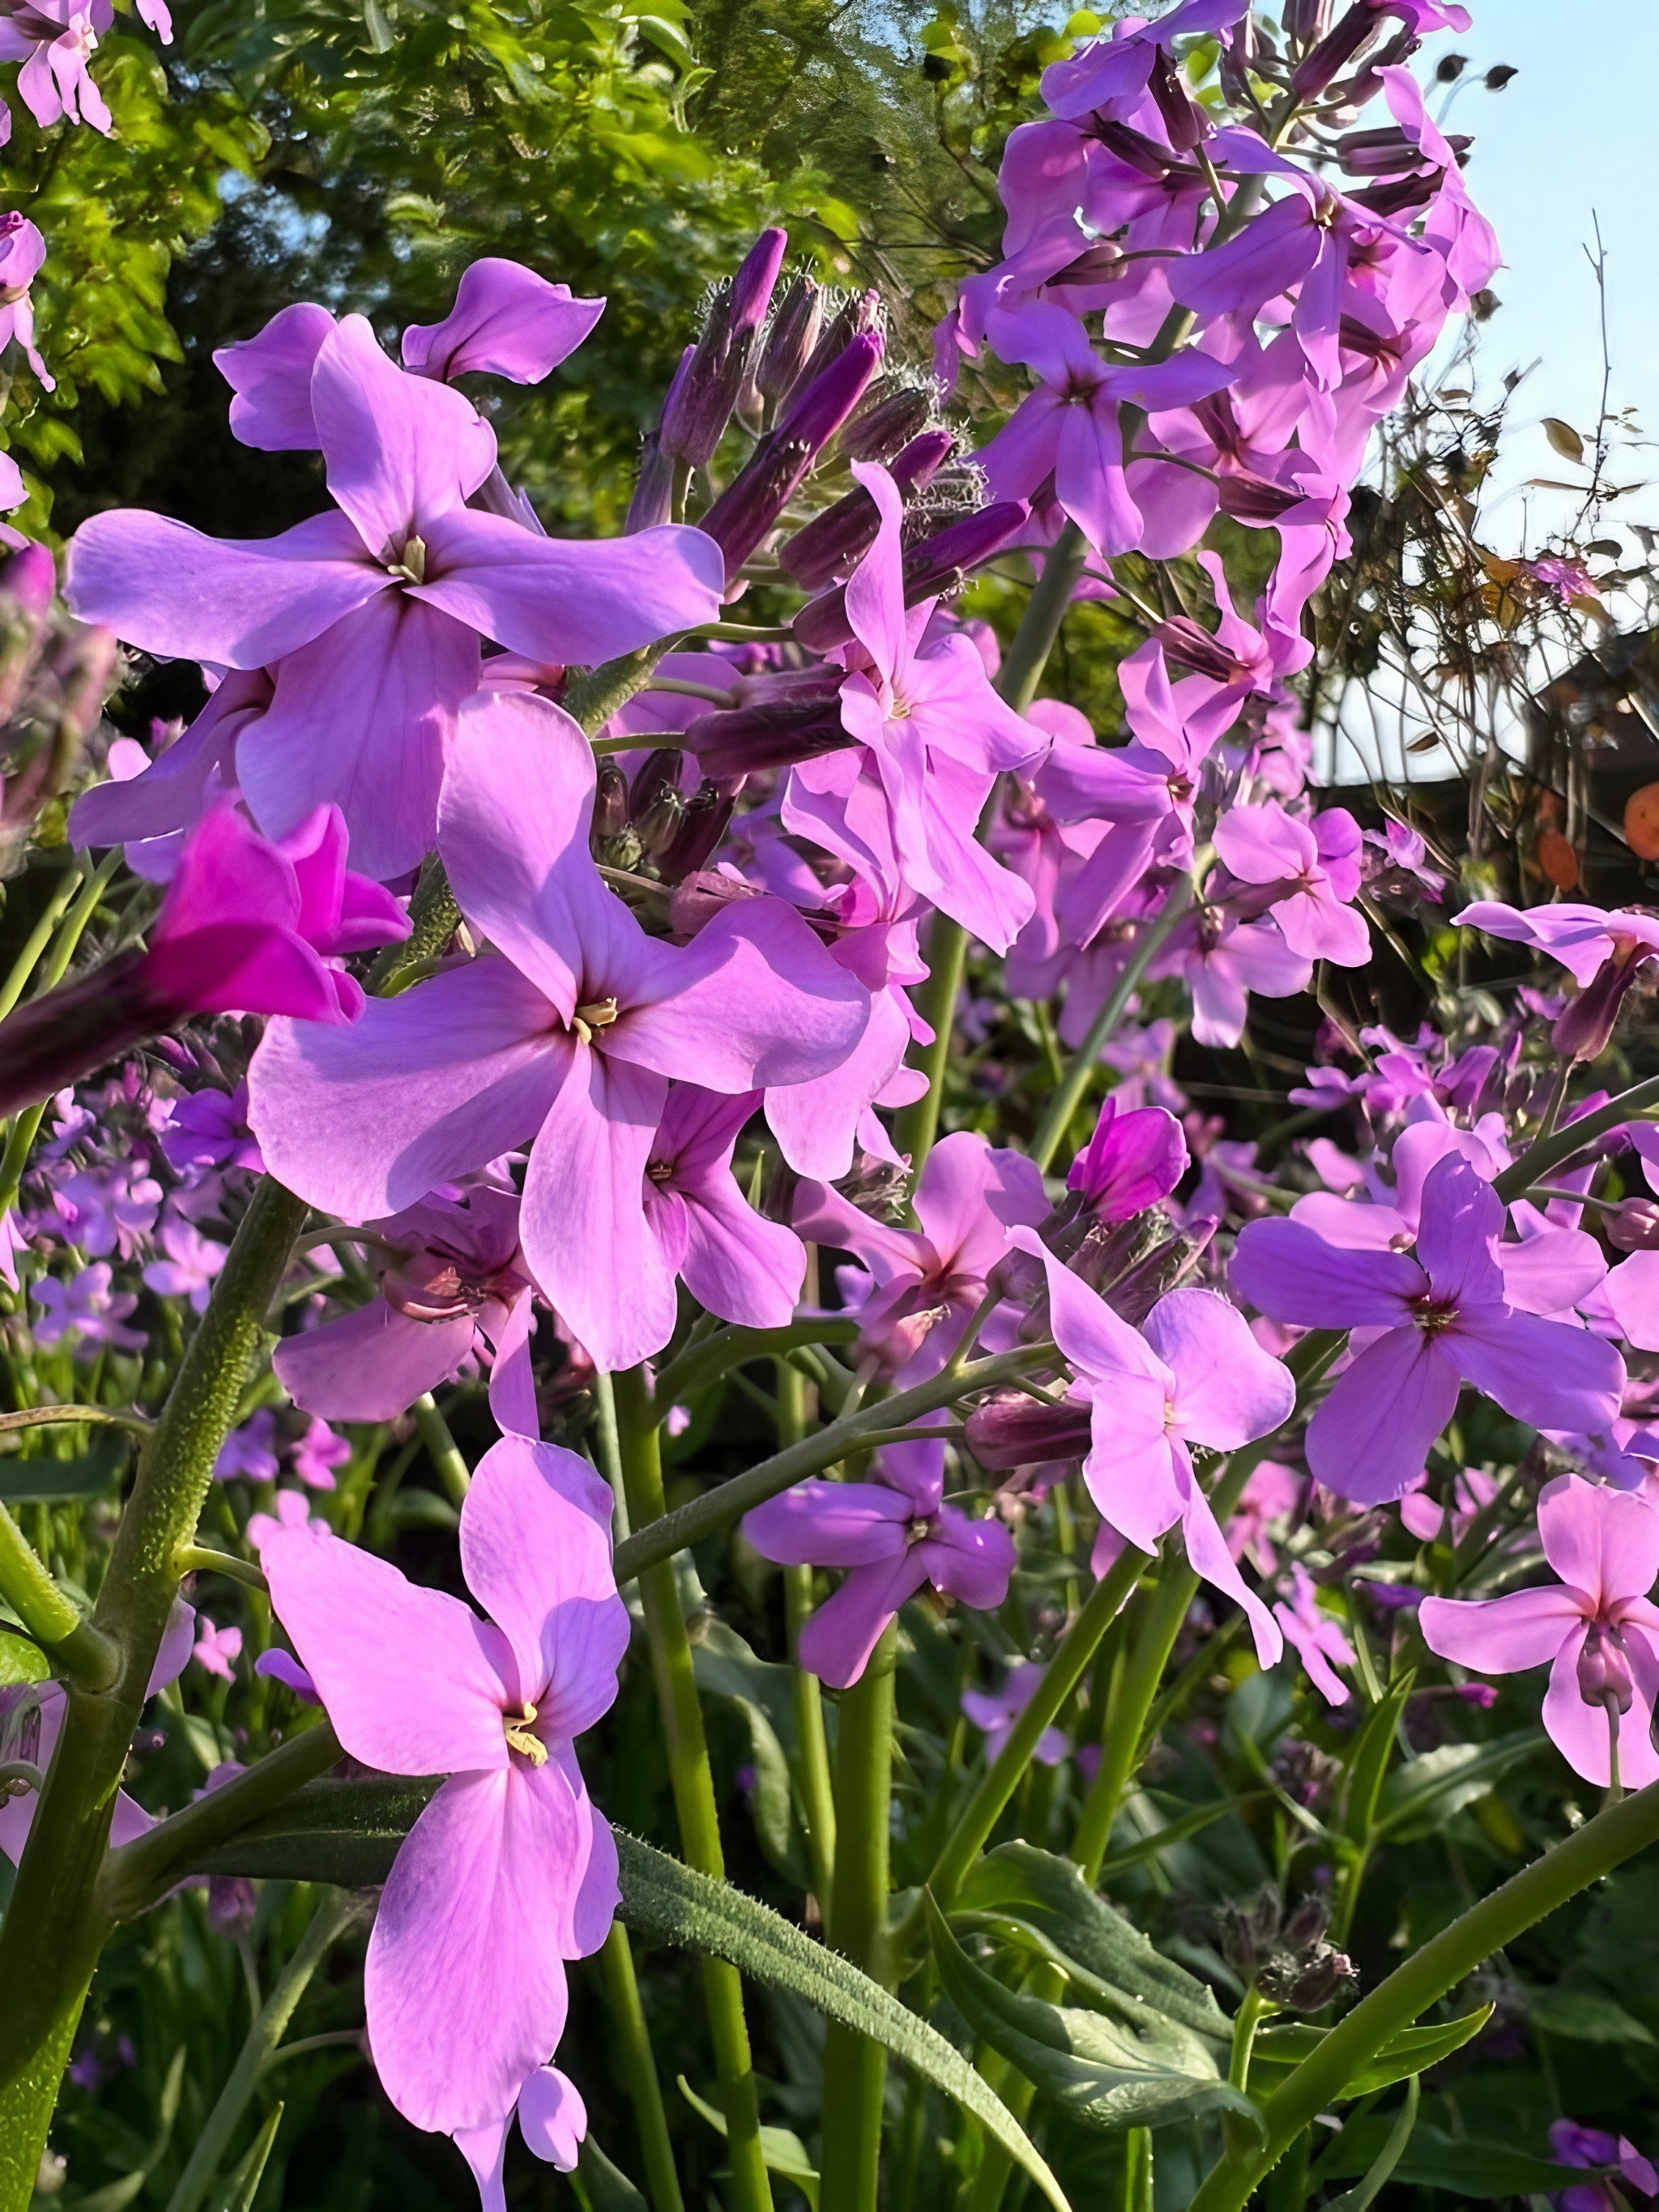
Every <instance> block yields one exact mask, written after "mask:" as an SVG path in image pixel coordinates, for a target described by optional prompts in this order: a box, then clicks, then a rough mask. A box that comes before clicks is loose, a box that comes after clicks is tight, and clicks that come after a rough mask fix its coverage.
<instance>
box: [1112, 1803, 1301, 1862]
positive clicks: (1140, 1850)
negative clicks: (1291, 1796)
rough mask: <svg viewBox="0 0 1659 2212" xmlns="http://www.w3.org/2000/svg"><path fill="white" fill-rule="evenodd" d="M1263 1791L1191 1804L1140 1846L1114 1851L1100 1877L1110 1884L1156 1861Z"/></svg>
mask: <svg viewBox="0 0 1659 2212" xmlns="http://www.w3.org/2000/svg"><path fill="white" fill-rule="evenodd" d="M1267 1794H1268V1793H1267V1791H1266V1790H1245V1791H1243V1794H1242V1795H1240V1796H1237V1797H1218V1798H1216V1799H1214V1800H1213V1801H1212V1802H1211V1803H1209V1804H1207V1805H1194V1806H1193V1807H1192V1808H1190V1809H1189V1810H1188V1811H1187V1812H1185V1813H1182V1814H1178V1815H1177V1817H1176V1819H1175V1820H1170V1821H1167V1822H1166V1823H1165V1824H1164V1826H1163V1827H1161V1828H1160V1829H1159V1830H1158V1832H1157V1834H1156V1835H1152V1836H1143V1837H1142V1838H1140V1840H1139V1843H1136V1844H1127V1845H1126V1846H1125V1848H1124V1849H1123V1850H1121V1851H1114V1852H1112V1854H1111V1855H1110V1857H1109V1858H1107V1859H1105V1860H1103V1862H1102V1864H1101V1869H1100V1878H1101V1880H1102V1881H1110V1880H1111V1879H1112V1877H1113V1875H1117V1874H1121V1873H1123V1872H1124V1870H1125V1869H1127V1868H1128V1867H1132V1866H1140V1865H1142V1864H1144V1863H1145V1862H1146V1860H1147V1859H1152V1858H1156V1857H1158V1853H1159V1852H1160V1851H1162V1850H1167V1849H1168V1848H1169V1847H1170V1844H1182V1843H1185V1842H1186V1840H1187V1838H1188V1836H1196V1835H1199V1834H1200V1833H1201V1832H1202V1831H1203V1830H1204V1829H1206V1828H1207V1827H1208V1826H1210V1824H1211V1822H1212V1820H1221V1819H1222V1818H1223V1817H1224V1815H1225V1814H1228V1813H1237V1812H1238V1811H1240V1810H1241V1809H1242V1808H1243V1807H1244V1806H1246V1805H1254V1804H1256V1803H1258V1802H1260V1800H1261V1798H1263V1797H1265V1796H1267Z"/></svg>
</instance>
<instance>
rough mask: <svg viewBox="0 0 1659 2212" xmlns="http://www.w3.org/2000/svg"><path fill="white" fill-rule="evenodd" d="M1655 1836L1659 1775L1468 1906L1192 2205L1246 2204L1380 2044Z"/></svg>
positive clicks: (1360, 2007)
mask: <svg viewBox="0 0 1659 2212" xmlns="http://www.w3.org/2000/svg"><path fill="white" fill-rule="evenodd" d="M1654 1843H1659V1782H1655V1783H1650V1784H1649V1785H1648V1787H1647V1788H1646V1789H1645V1790H1641V1791H1639V1792H1638V1794H1637V1795H1636V1796H1633V1797H1626V1798H1625V1799H1623V1800H1622V1801H1621V1802H1620V1803H1619V1804H1617V1805H1609V1806H1608V1807H1607V1808H1606V1809H1605V1810H1604V1811H1602V1812H1600V1813H1598V1814H1596V1815H1595V1818H1594V1819H1593V1820H1586V1821H1585V1823H1584V1825H1583V1827H1582V1828H1579V1829H1577V1830H1575V1832H1573V1833H1572V1834H1571V1835H1570V1836H1567V1837H1565V1838H1564V1839H1563V1840H1562V1841H1561V1842H1560V1843H1559V1844H1556V1845H1555V1846H1554V1848H1553V1850H1549V1851H1547V1852H1546V1853H1545V1855H1544V1857H1542V1858H1541V1859H1537V1860H1534V1863H1533V1864H1532V1865H1531V1866H1529V1867H1526V1868H1523V1869H1522V1871H1521V1873H1519V1874H1517V1875H1511V1876H1510V1879H1509V1881H1506V1882H1505V1883H1504V1885H1503V1887H1501V1888H1499V1889H1495V1890H1493V1891H1492V1893H1491V1894H1490V1896H1487V1897H1483V1898H1482V1899H1480V1902H1479V1904H1477V1905H1471V1906H1470V1908H1469V1910H1468V1911H1467V1912H1465V1913H1464V1914H1463V1915H1462V1917H1461V1918H1459V1919H1457V1920H1455V1921H1454V1922H1453V1923H1452V1924H1451V1926H1450V1927H1449V1928H1447V1929H1443V1930H1442V1931H1441V1933H1440V1934H1439V1935H1438V1936H1435V1938H1434V1939H1433V1941H1432V1942H1428V1943H1425V1945H1424V1946H1423V1948H1422V1949H1421V1950H1420V1951H1419V1952H1418V1953H1417V1954H1415V1956H1413V1957H1412V1958H1410V1959H1407V1961H1406V1963H1405V1964H1404V1965H1403V1966H1396V1967H1395V1971H1394V1972H1393V1973H1391V1974H1390V1975H1389V1978H1388V1979H1387V1980H1386V1981H1384V1982H1382V1983H1380V1984H1378V1986H1377V1987H1376V1989H1374V1990H1372V1991H1371V1993H1370V1996H1367V1997H1364V1998H1362V1999H1361V2000H1360V2002H1359V2003H1358V2004H1357V2005H1356V2006H1355V2007H1354V2008H1353V2010H1352V2012H1351V2013H1349V2014H1348V2015H1346V2018H1345V2019H1343V2020H1341V2021H1339V2022H1338V2023H1337V2025H1336V2026H1335V2027H1334V2028H1333V2029H1332V2030H1331V2032H1330V2033H1329V2034H1328V2035H1327V2036H1326V2037H1325V2038H1324V2039H1323V2040H1322V2042H1321V2043H1320V2045H1319V2046H1318V2048H1317V2049H1316V2051H1313V2052H1312V2053H1311V2054H1310V2056H1309V2057H1306V2058H1304V2060H1303V2062H1302V2063H1301V2064H1300V2065H1299V2066H1298V2067H1297V2069H1296V2071H1295V2072H1294V2073H1293V2074H1292V2075H1291V2077H1290V2079H1289V2080H1288V2081H1285V2083H1284V2084H1283V2085H1282V2086H1281V2087H1279V2088H1278V2089H1276V2090H1275V2091H1274V2093H1273V2095H1272V2096H1271V2097H1270V2098H1269V2099H1268V2100H1267V2105H1266V2106H1265V2108H1264V2116H1265V2118H1266V2120H1267V2142H1266V2143H1265V2144H1263V2145H1260V2146H1257V2145H1255V2144H1252V2145H1249V2146H1247V2147H1239V2148H1234V2149H1232V2150H1231V2151H1230V2152H1229V2153H1228V2154H1227V2155H1226V2156H1225V2157H1224V2158H1223V2159H1222V2160H1220V2161H1219V2163H1218V2165H1217V2166H1214V2167H1213V2168H1212V2171H1211V2172H1210V2174H1209V2175H1208V2177H1207V2179H1206V2180H1205V2182H1204V2184H1203V2185H1202V2187H1201V2188H1200V2190H1199V2192H1198V2194H1197V2196H1196V2197H1194V2199H1193V2203H1192V2208H1191V2212H1241V2208H1242V2207H1243V2205H1244V2203H1246V2202H1247V2200H1248V2199H1249V2196H1250V2193H1251V2191H1253V2190H1254V2189H1255V2186H1256V2185H1257V2183H1258V2182H1259V2181H1260V2180H1261V2178H1262V2176H1263V2175H1264V2174H1266V2173H1267V2172H1270V2171H1271V2170H1272V2168H1273V2166H1274V2165H1275V2164H1276V2163H1277V2161H1278V2160H1279V2158H1281V2157H1282V2156H1283V2154H1285V2151H1286V2150H1288V2149H1289V2148H1290V2147H1291V2144H1292V2143H1293V2142H1295V2141H1296V2138H1297V2136H1299V2135H1300V2134H1301V2133H1302V2131H1303V2130H1304V2128H1306V2127H1308V2126H1309V2125H1310V2124H1311V2123H1312V2122H1313V2121H1314V2119H1315V2118H1317V2116H1318V2115H1319V2114H1320V2113H1321V2112H1325V2111H1327V2110H1328V2108H1329V2106H1331V2105H1332V2104H1334V2102H1335V2100H1337V2099H1338V2098H1339V2097H1340V2096H1341V2094H1342V2093H1343V2091H1344V2090H1345V2089H1346V2087H1347V2085H1348V2083H1349V2082H1350V2081H1352V2079H1353V2077H1354V2075H1356V2074H1358V2071H1359V2070H1360V2069H1361V2068H1362V2067H1363V2066H1364V2065H1365V2064H1366V2063H1367V2062H1368V2061H1369V2060H1370V2059H1371V2058H1372V2057H1375V2056H1376V2053H1377V2051H1380V2050H1381V2049H1382V2048H1383V2045H1384V2044H1386V2043H1387V2042H1389V2039H1391V2038H1392V2037H1394V2036H1396V2035H1398V2034H1399V2033H1401V2030H1402V2029H1404V2028H1407V2027H1410V2026H1411V2024H1412V2022H1413V2021H1415V2020H1417V2019H1419V2018H1420V2016H1421V2015H1423V2014H1424V2013H1425V2012H1426V2011H1427V2010H1428V2008H1429V2007H1430V2006H1431V2005H1432V2004H1434V2003H1437V2002H1438V2000H1439V1999H1440V1998H1442V1997H1443V1996H1446V1995H1447V1994H1448V1992H1449V1991H1450V1990H1455V1988H1456V1987H1457V1985H1458V1984H1459V1983H1460V1982H1462V1981H1463V1980H1464V1979H1465V1978H1467V1977H1468V1975H1470V1974H1472V1973H1473V1972H1474V1970H1475V1968H1476V1967H1477V1966H1480V1965H1481V1964H1483V1963H1484V1961H1485V1960H1487V1959H1490V1958H1491V1957H1492V1955H1493V1954H1494V1953H1496V1952H1498V1951H1501V1950H1503V1949H1504V1948H1505V1947H1506V1946H1507V1945H1508V1944H1510V1943H1512V1942H1515V1940H1516V1937H1517V1936H1522V1935H1523V1934H1524V1933H1525V1932H1526V1930H1527V1929H1528V1928H1531V1927H1533V1926H1534V1925H1535V1924H1536V1923H1537V1922H1539V1921H1541V1920H1542V1919H1544V1918H1545V1917H1547V1915H1548V1914H1550V1913H1552V1912H1553V1911H1555V1910H1556V1909H1557V1907H1558V1906H1559V1905H1565V1904H1566V1903H1567V1901H1568V1899H1571V1898H1574V1897H1577V1895H1578V1894H1579V1893H1581V1892H1582V1891H1583V1890H1586V1889H1588V1888H1589V1887H1590V1886H1591V1884H1592V1883H1594V1882H1597V1881H1601V1878H1602V1876H1603V1875H1607V1874H1610V1873H1611V1872H1612V1871H1613V1869H1614V1868H1615V1867H1617V1866H1620V1865H1622V1864H1623V1863H1624V1862H1625V1861H1626V1859H1630V1858H1634V1857H1635V1856H1636V1854H1637V1853H1638V1851H1644V1850H1647V1849H1648V1847H1649V1846H1650V1844H1654Z"/></svg>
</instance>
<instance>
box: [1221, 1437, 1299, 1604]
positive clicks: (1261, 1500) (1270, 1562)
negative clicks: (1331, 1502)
mask: <svg viewBox="0 0 1659 2212" xmlns="http://www.w3.org/2000/svg"><path fill="white" fill-rule="evenodd" d="M1306 1487H1307V1479H1306V1477H1305V1476H1304V1475H1300V1474H1297V1471H1296V1469H1295V1468H1293V1467H1286V1466H1285V1462H1283V1460H1277V1459H1264V1460H1263V1461H1261V1463H1260V1464H1259V1465H1258V1467H1257V1468H1256V1469H1255V1473H1254V1474H1252V1475H1251V1477H1250V1479H1249V1481H1248V1482H1247V1483H1246V1484H1245V1486H1244V1491H1243V1496H1242V1497H1241V1498H1240V1499H1239V1501H1238V1510H1237V1512H1236V1513H1235V1514H1234V1516H1233V1517H1232V1519H1231V1521H1230V1522H1228V1523H1227V1549H1228V1550H1229V1551H1230V1552H1231V1553H1232V1555H1233V1557H1234V1559H1243V1557H1244V1554H1245V1553H1247V1552H1248V1553H1249V1554H1250V1556H1251V1557H1252V1559H1254V1560H1255V1564H1256V1566H1257V1567H1258V1568H1259V1569H1260V1571H1261V1573H1263V1574H1264V1575H1271V1574H1273V1573H1274V1572H1276V1571H1277V1569H1278V1566H1279V1558H1278V1554H1277V1553H1276V1552H1275V1551H1274V1548H1273V1540H1272V1537H1271V1535H1270V1534H1269V1531H1270V1530H1271V1528H1273V1523H1274V1522H1276V1521H1282V1520H1284V1519H1285V1518H1286V1517H1287V1516H1289V1515H1290V1514H1291V1513H1293V1512H1295V1510H1296V1509H1297V1506H1298V1505H1299V1504H1301V1502H1302V1493H1303V1491H1304V1489H1305V1488H1306Z"/></svg>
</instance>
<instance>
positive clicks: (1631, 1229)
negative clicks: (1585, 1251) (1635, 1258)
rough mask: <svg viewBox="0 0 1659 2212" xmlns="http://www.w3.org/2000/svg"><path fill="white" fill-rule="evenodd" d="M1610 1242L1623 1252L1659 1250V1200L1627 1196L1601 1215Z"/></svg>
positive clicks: (1602, 1224)
mask: <svg viewBox="0 0 1659 2212" xmlns="http://www.w3.org/2000/svg"><path fill="white" fill-rule="evenodd" d="M1601 1226H1602V1228H1603V1229H1604V1230H1605V1231H1607V1242H1608V1243H1609V1244H1613V1245H1616V1246H1617V1247H1618V1249H1619V1250H1620V1251H1621V1252H1659V1203H1656V1201H1655V1200H1652V1199H1650V1198H1627V1199H1626V1200H1625V1202H1624V1204H1623V1205H1622V1206H1615V1207H1614V1208H1613V1210H1612V1211H1611V1212H1607V1213H1604V1214H1603V1215H1602V1217H1601Z"/></svg>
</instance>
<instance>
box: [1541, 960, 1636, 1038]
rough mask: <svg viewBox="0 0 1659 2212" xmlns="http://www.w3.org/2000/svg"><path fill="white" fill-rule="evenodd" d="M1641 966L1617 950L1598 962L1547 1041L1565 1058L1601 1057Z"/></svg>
mask: <svg viewBox="0 0 1659 2212" xmlns="http://www.w3.org/2000/svg"><path fill="white" fill-rule="evenodd" d="M1646 949H1647V948H1646V947H1645V946H1644V947H1642V948H1640V950H1641V951H1646ZM1640 967H1641V961H1640V959H1639V958H1636V959H1621V958H1620V956H1619V955H1618V954H1617V953H1616V952H1615V953H1614V954H1613V957H1611V958H1610V959H1607V960H1604V961H1603V962H1602V963H1601V966H1600V967H1599V968H1598V969H1596V971H1595V975H1592V976H1591V977H1590V979H1589V982H1588V983H1586V984H1585V986H1584V987H1583V990H1582V991H1581V992H1580V993H1579V994H1578V996H1577V998H1576V999H1574V1000H1572V1001H1571V1004H1570V1005H1569V1006H1568V1007H1567V1010H1566V1012H1565V1013H1564V1014H1563V1015H1562V1016H1561V1018H1560V1019H1559V1021H1558V1022H1557V1023H1556V1024H1555V1026H1554V1028H1553V1030H1551V1031H1550V1042H1551V1043H1552V1044H1553V1046H1554V1047H1555V1049H1556V1050H1557V1052H1559V1054H1561V1056H1562V1058H1563V1059H1564V1060H1598V1059H1600V1057H1601V1054H1603V1053H1604V1052H1605V1051H1606V1050H1607V1043H1608V1041H1609V1039H1610V1038H1611V1037H1612V1036H1613V1024H1614V1023H1615V1022H1616V1021H1617V1020H1618V1018H1619V1009H1620V1007H1621V1006H1623V1005H1624V1003H1625V994H1626V991H1628V990H1629V988H1630V987H1631V985H1632V983H1633V982H1634V981H1636V978H1637V975H1638V971H1639V969H1640Z"/></svg>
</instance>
